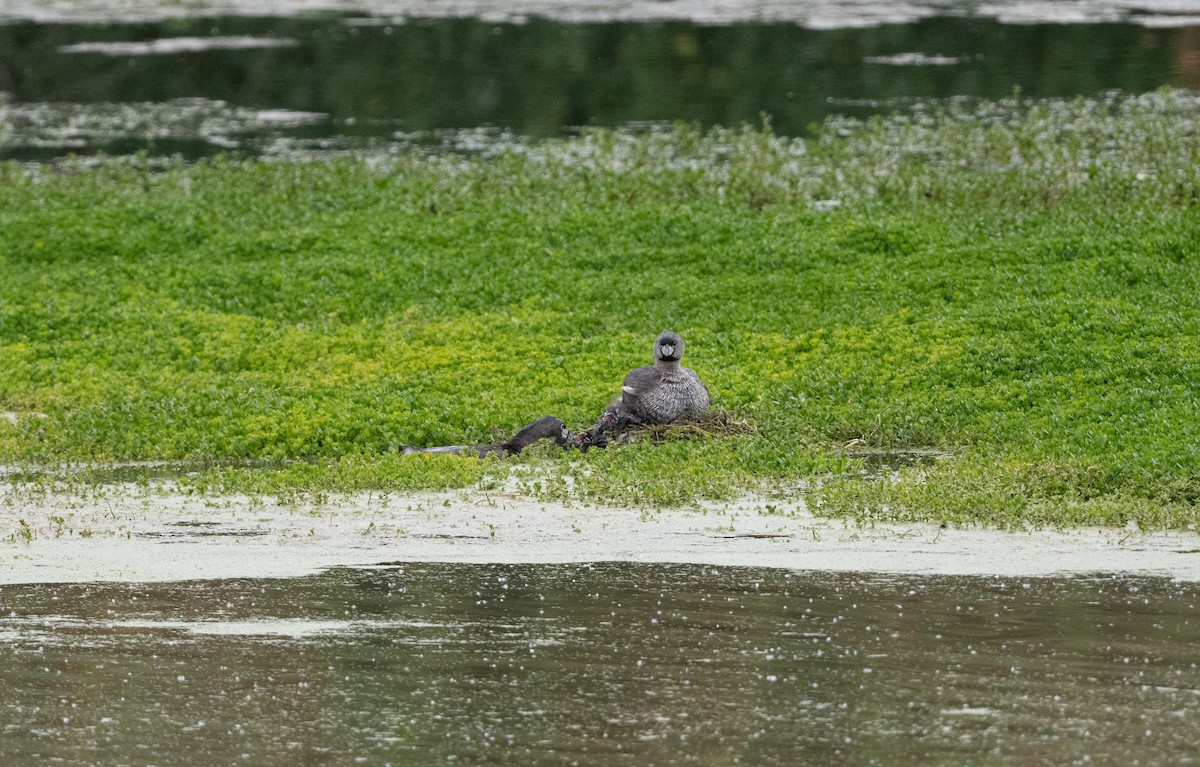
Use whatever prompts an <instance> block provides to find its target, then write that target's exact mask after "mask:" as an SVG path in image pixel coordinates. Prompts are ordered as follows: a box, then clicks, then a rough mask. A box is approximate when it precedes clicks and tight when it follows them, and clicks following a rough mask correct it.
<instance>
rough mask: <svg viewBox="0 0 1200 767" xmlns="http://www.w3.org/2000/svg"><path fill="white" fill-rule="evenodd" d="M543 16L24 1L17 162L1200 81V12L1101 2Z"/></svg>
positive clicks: (15, 75) (300, 146)
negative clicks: (287, 12)
mask: <svg viewBox="0 0 1200 767" xmlns="http://www.w3.org/2000/svg"><path fill="white" fill-rule="evenodd" d="M410 5H411V4H410ZM468 5H469V4H468ZM529 5H531V7H532V9H533V10H534V11H537V10H538V9H539V8H540V9H541V10H543V11H545V12H547V13H550V14H551V16H549V17H547V16H537V15H530V16H517V17H513V16H511V15H509V16H503V15H501V16H497V15H495V14H490V15H488V14H485V17H484V18H479V17H465V18H463V17H453V18H412V17H407V16H395V15H387V14H384V15H380V14H379V13H374V14H372V13H367V12H365V11H364V12H361V13H356V14H352V15H348V14H334V13H330V12H326V13H321V14H316V15H313V14H306V15H296V16H278V15H269V16H268V15H267V14H268V13H269V7H264V10H263V11H262V13H263V16H262V17H255V16H253V15H238V16H231V15H219V14H223V13H224V14H228V13H229V12H230V10H231V8H229V7H226V6H224V5H220V4H217V5H216V6H215V7H213V8H211V10H210V12H211V13H213V14H218V15H204V7H205V6H204V4H199V5H197V6H196V7H195V8H192V9H191V11H190V12H189V11H188V9H187V8H185V7H180V6H173V5H170V4H168V5H163V6H159V5H157V4H155V3H143V4H133V5H129V6H125V5H120V6H116V7H117V8H118V9H127V10H128V9H132V10H133V11H136V10H137V9H139V8H140V9H142V10H143V12H144V18H140V19H139V18H138V16H137V14H136V13H132V14H125V15H119V16H117V17H115V18H113V17H112V16H111V15H108V16H106V15H105V14H103V13H101V11H102V10H103V9H104V7H105V4H103V3H99V4H95V3H94V4H90V5H89V4H84V8H85V9H86V8H88V7H93V6H94V8H93V10H94V11H95V12H96V13H97V14H99V15H100V16H101V18H103V19H105V20H104V21H100V22H88V21H86V20H85V19H86V14H85V13H83V12H76V13H68V11H70V4H65V5H64V4H59V5H53V4H51V5H49V6H48V8H49V10H44V9H43V11H41V12H39V11H38V9H39V8H42V6H41V5H40V4H37V3H33V4H22V3H18V4H15V5H14V7H13V9H11V10H10V11H9V13H7V14H0V19H2V20H3V21H0V159H3V158H8V159H20V160H49V159H53V158H55V157H59V156H62V155H64V154H67V153H71V152H73V153H78V154H84V155H86V154H95V153H98V152H104V153H108V154H118V155H119V154H127V153H132V152H138V151H145V152H148V153H149V154H151V155H171V154H176V153H178V154H181V155H183V156H185V157H189V158H195V157H201V156H206V155H212V154H217V153H220V152H230V151H232V152H236V153H246V154H266V155H272V156H285V157H286V156H296V155H301V156H303V155H305V154H309V155H311V154H313V153H322V152H328V151H336V150H346V149H358V150H364V149H371V150H381V149H384V150H388V151H395V150H398V149H404V148H411V147H414V146H418V147H429V146H432V147H435V148H445V147H447V146H448V147H449V148H451V149H457V150H463V151H472V150H478V148H479V146H480V144H481V142H482V143H483V144H485V145H486V144H487V142H489V141H495V139H496V136H497V135H503V136H512V137H516V138H527V137H545V136H557V135H564V134H568V133H571V132H572V131H575V130H577V129H578V128H579V127H580V126H605V127H618V126H627V125H631V124H632V125H638V124H644V123H648V122H649V123H656V122H664V121H673V120H686V121H694V122H697V123H699V124H701V125H705V126H708V125H738V124H739V123H743V122H747V123H752V124H758V123H759V122H760V121H761V119H762V115H764V114H766V115H769V116H770V119H771V121H772V124H773V126H774V128H775V129H776V130H777V131H779V132H781V133H784V134H788V135H803V134H804V133H805V132H806V131H807V130H808V127H809V126H810V125H811V124H812V123H817V122H820V121H821V120H822V119H823V118H824V117H825V116H827V115H829V114H831V113H841V114H850V115H853V116H865V115H869V114H872V113H876V112H881V111H883V112H886V111H891V110H893V109H896V108H901V107H904V106H905V105H907V104H911V103H914V102H922V101H927V100H930V99H941V98H950V97H974V98H989V99H995V98H1002V97H1005V96H1008V95H1011V94H1012V93H1013V91H1014V88H1020V89H1021V92H1022V93H1023V94H1025V95H1029V96H1061V97H1071V96H1075V95H1084V96H1092V95H1095V94H1097V93H1101V92H1105V91H1109V90H1114V89H1115V90H1121V91H1125V92H1130V93H1140V92H1144V91H1147V90H1152V89H1155V88H1158V87H1162V86H1173V87H1181V88H1197V87H1200V15H1196V16H1189V15H1187V13H1188V11H1189V9H1190V10H1193V11H1195V12H1196V13H1197V14H1200V3H1195V4H1192V3H1188V2H1177V3H1174V4H1172V5H1171V8H1170V9H1168V10H1171V11H1172V13H1171V14H1153V13H1149V12H1145V11H1137V10H1136V9H1135V10H1134V11H1120V10H1119V9H1118V10H1114V8H1113V6H1112V4H1104V3H1098V4H1097V6H1096V9H1095V13H1094V14H1092V15H1091V16H1090V18H1091V19H1094V20H1095V22H1094V23H1093V22H1089V15H1088V14H1087V13H1086V10H1087V4H1086V3H1082V4H1081V3H1073V4H1063V7H1065V6H1070V9H1073V10H1074V11H1079V12H1072V13H1064V12H1063V10H1056V9H1057V8H1059V6H1058V5H1055V4H1053V3H1051V4H1041V5H1037V4H1034V5H1028V4H1027V5H1026V6H1022V8H1024V10H1022V9H1021V8H1016V7H1014V8H1012V9H1010V12H1007V13H1005V12H999V11H997V8H993V7H990V6H979V5H977V4H971V3H963V4H955V3H938V4H933V5H931V6H929V7H921V6H920V4H917V5H904V6H895V8H893V9H892V12H890V13H885V12H883V11H886V10H888V9H889V8H892V6H889V5H888V4H876V5H874V6H864V7H862V8H857V9H856V7H855V5H854V4H850V6H847V9H843V10H841V11H839V12H838V13H833V11H835V10H837V9H836V8H834V7H833V6H832V5H831V6H830V7H829V8H825V10H826V11H829V12H830V13H827V14H825V15H824V16H822V15H820V13H817V14H816V15H815V16H812V15H811V14H810V15H809V16H800V17H797V18H795V19H791V18H790V17H788V16H787V14H786V13H785V11H786V9H785V8H783V7H782V6H781V7H780V8H775V7H774V6H773V5H771V4H768V6H770V7H767V6H764V7H763V8H761V9H759V12H760V16H761V18H764V19H767V20H766V21H755V20H754V13H753V11H754V8H751V9H750V11H751V12H748V13H747V14H745V15H740V16H739V15H737V14H733V15H732V16H729V14H725V15H722V14H721V13H715V11H716V10H721V11H725V10H728V9H720V8H718V9H715V10H714V12H713V13H707V14H706V13H705V12H704V11H705V10H706V9H705V7H704V6H705V5H706V4H705V3H695V4H692V5H694V6H695V9H693V12H692V15H693V16H695V17H698V18H699V19H700V20H701V21H717V22H721V23H700V22H698V21H694V20H690V19H689V18H687V10H686V8H684V10H683V11H679V10H678V9H679V7H680V4H678V3H657V4H651V5H652V6H653V7H649V6H648V7H647V8H648V10H647V11H646V12H647V13H649V12H650V11H654V10H656V9H659V10H667V9H669V10H675V11H678V13H679V15H680V16H682V17H683V18H679V19H674V20H662V19H656V18H655V17H653V16H651V17H650V18H648V19H645V20H637V14H636V13H633V12H629V9H630V7H631V6H629V4H609V5H610V6H611V7H608V6H606V4H604V3H592V4H588V6H587V8H586V10H587V11H588V13H584V14H581V13H578V12H570V13H568V12H566V11H571V10H572V8H573V6H571V5H570V4H567V5H566V6H563V7H562V8H560V7H558V6H554V5H553V4H541V5H539V4H538V3H532V4H529ZM633 5H635V6H636V5H637V4H633ZM802 5H805V6H806V7H807V6H808V5H809V4H802ZM1193 5H1194V6H1195V7H1194V8H1193ZM400 6H401V7H400V8H399V10H400V11H413V10H416V11H418V12H419V9H420V7H421V6H419V5H411V7H409V5H405V4H403V3H401V4H400ZM543 6H545V7H543ZM751 6H753V4H751ZM813 7H814V8H816V9H817V10H818V11H819V10H820V9H821V8H824V6H823V5H822V4H820V3H817V4H814V5H813ZM188 8H190V6H188ZM250 8H251V9H252V8H253V6H252V5H251V6H250ZM564 8H565V9H566V11H564ZM606 8H607V11H608V12H607V13H606V12H605V10H606ZM156 9H157V12H156ZM368 9H369V8H368ZM376 10H379V9H376ZM384 10H387V9H386V8H385V9H384ZM393 10H395V9H393ZM452 10H453V9H452ZM470 10H471V8H469V7H468V8H465V10H464V11H463V12H469V11H470ZM710 10H713V9H710ZM1000 10H1001V11H1002V10H1003V8H1001V9H1000ZM245 13H246V14H252V13H253V10H249V11H245ZM714 13H715V15H714ZM55 14H60V15H55ZM61 14H66V15H65V16H63V15H61ZM173 14H174V15H173ZM555 14H556V15H555ZM830 14H832V15H830ZM864 14H865V15H864ZM872 14H873V15H872ZM630 16H632V17H634V18H633V20H631V19H630V18H629V17H630ZM726 16H728V18H727V17H726ZM1013 22H1018V23H1013ZM1085 22H1086V23H1085ZM505 140H507V141H511V140H512V138H506V139H505Z"/></svg>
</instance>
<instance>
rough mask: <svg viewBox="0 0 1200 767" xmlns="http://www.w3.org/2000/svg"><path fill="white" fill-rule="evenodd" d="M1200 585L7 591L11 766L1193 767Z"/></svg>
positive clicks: (731, 573) (921, 581) (701, 569)
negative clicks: (697, 766)
mask: <svg viewBox="0 0 1200 767" xmlns="http://www.w3.org/2000/svg"><path fill="white" fill-rule="evenodd" d="M1198 600H1200V586H1198V585H1196V584H1179V583H1176V582H1172V581H1169V580H1165V579H1147V578H1140V579H1134V578H1074V579H998V578H968V577H907V578H905V577H899V576H863V575H856V574H847V573H842V574H831V573H823V574H814V573H802V572H788V571H781V570H760V569H750V568H714V567H711V566H698V565H658V564H656V565H637V564H628V563H627V564H598V565H578V564H577V565H541V566H530V565H467V564H413V563H408V564H405V565H403V566H395V567H378V568H363V569H337V570H332V571H329V572H326V573H325V574H322V575H318V576H311V577H305V578H297V579H279V580H224V581H205V582H183V583H178V582H176V583H164V584H153V585H137V584H90V585H43V586H4V587H0V609H2V617H0V762H2V763H3V764H5V765H11V766H20V765H41V764H47V763H57V764H68V765H76V764H79V765H82V764H121V763H131V764H132V763H137V764H149V763H152V764H158V765H195V764H232V763H247V764H259V765H276V764H280V765H282V764H287V765H294V764H354V763H361V764H380V765H382V764H395V765H401V764H403V765H426V764H442V763H480V762H486V763H490V764H521V765H539V764H555V765H557V764H587V765H625V764H628V765H634V764H637V765H649V764H656V765H673V764H758V765H796V764H886V765H956V766H957V765H972V764H988V765H1026V764H1056V765H1057V764H1101V765H1104V764H1111V765H1133V764H1139V765H1156V764H1158V765H1168V764H1170V765H1179V764H1189V763H1194V761H1195V760H1196V758H1197V757H1196V751H1195V742H1196V736H1197V734H1198V732H1200V731H1198V729H1197V728H1198V725H1197V722H1198V721H1200V667H1198V666H1197V662H1198V657H1197V654H1196V651H1195V646H1194V641H1195V638H1196V636H1197V625H1196V621H1197V611H1196V606H1197V603H1198Z"/></svg>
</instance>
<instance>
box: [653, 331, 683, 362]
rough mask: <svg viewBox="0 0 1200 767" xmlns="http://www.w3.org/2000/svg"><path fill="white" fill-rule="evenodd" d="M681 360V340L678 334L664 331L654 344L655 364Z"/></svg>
mask: <svg viewBox="0 0 1200 767" xmlns="http://www.w3.org/2000/svg"><path fill="white" fill-rule="evenodd" d="M681 359H683V339H682V338H680V337H679V334H678V333H673V332H671V331H670V330H664V331H663V332H662V333H661V334H659V336H658V340H657V341H655V342H654V361H655V362H678V361H679V360H681Z"/></svg>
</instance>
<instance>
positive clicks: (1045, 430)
mask: <svg viewBox="0 0 1200 767" xmlns="http://www.w3.org/2000/svg"><path fill="white" fill-rule="evenodd" d="M1184 98H1185V97H1184V96H1181V95H1179V94H1155V95H1151V96H1147V97H1142V98H1140V99H1127V100H1123V101H1114V102H1110V103H1092V102H1082V101H1081V102H1036V103H1011V104H1001V105H983V106H982V107H980V108H979V109H978V110H977V111H976V112H973V113H958V112H954V111H947V112H942V113H937V114H924V115H921V116H920V119H917V118H915V117H913V116H897V117H894V118H890V119H887V120H875V121H869V122H866V123H849V122H844V121H836V120H835V121H830V123H828V124H827V125H826V126H825V127H824V128H822V129H821V130H820V131H819V132H818V134H817V135H816V136H815V137H813V138H812V139H808V140H790V139H783V138H779V137H776V136H773V135H771V134H770V132H769V131H768V130H749V129H746V130H738V131H723V130H718V131H714V132H712V133H710V134H700V133H698V132H697V131H695V130H692V129H690V128H686V127H681V128H679V129H678V130H676V131H674V132H673V133H667V134H661V135H659V134H655V135H643V136H639V135H634V134H629V133H622V132H616V133H612V132H597V133H593V134H588V135H585V136H583V137H581V138H578V139H572V140H568V141H561V142H549V143H547V144H545V145H539V146H536V147H534V148H532V149H530V148H526V149H522V150H520V151H518V150H513V151H511V152H508V153H501V154H500V155H499V156H497V157H492V158H488V159H483V158H461V157H432V158H423V157H417V156H413V157H405V158H401V159H398V160H395V161H394V162H392V163H390V164H386V165H384V166H378V165H376V164H372V163H367V162H356V161H351V160H345V161H335V162H331V163H319V162H306V163H297V164H267V163H255V162H231V161H226V160H217V161H213V162H206V163H200V164H198V165H194V166H182V165H180V166H178V167H171V168H167V169H160V170H155V171H153V172H151V171H149V170H147V169H146V168H142V167H138V166H127V165H121V164H116V163H114V164H111V165H104V166H101V167H98V168H82V167H79V168H72V167H65V168H62V169H58V170H55V171H51V170H49V169H42V170H34V171H32V172H31V171H29V170H28V169H26V168H22V167H19V166H16V165H8V166H2V167H0V411H5V412H12V413H15V414H16V417H17V424H16V425H15V426H13V425H10V424H9V422H8V420H7V419H4V420H0V461H3V462H5V463H9V464H11V463H21V462H33V463H47V462H49V463H53V462H57V461H66V460H81V459H83V460H98V461H111V460H117V459H165V460H201V461H210V462H218V463H220V462H228V461H259V460H268V459H275V460H278V459H283V460H285V461H296V463H295V464H294V465H291V466H288V467H286V468H284V469H271V470H268V469H260V470H247V469H239V470H223V471H219V472H218V471H212V472H209V473H208V474H207V475H205V476H204V477H203V478H202V479H201V480H200V481H199V485H198V487H200V488H201V489H212V488H218V489H236V488H257V489H260V490H270V491H272V492H280V491H284V490H288V489H291V490H305V491H317V490H322V489H326V490H329V489H332V490H337V489H355V488H373V487H380V488H400V489H406V490H407V489H430V488H438V487H461V486H475V485H481V486H485V487H486V486H494V485H496V484H498V483H500V482H502V481H503V479H504V477H505V476H506V474H507V471H508V466H509V465H510V464H506V463H502V462H497V461H483V462H478V461H477V462H471V461H465V460H462V459H457V458H453V457H445V456H441V457H438V456H424V457H412V456H407V457H406V456H403V455H400V454H398V453H397V451H398V450H399V448H400V446H401V445H403V444H406V443H408V444H416V445H434V444H463V443H476V442H490V441H493V440H496V439H498V438H503V437H507V436H509V435H511V434H512V433H513V432H514V431H515V430H516V429H518V428H519V427H520V426H522V425H523V424H525V423H527V422H529V421H530V420H532V419H533V418H535V417H537V416H540V415H546V414H553V415H558V416H559V417H561V418H563V419H564V420H565V421H566V422H567V423H568V424H570V425H571V426H573V427H576V428H582V427H584V426H586V425H588V424H590V423H591V422H592V421H593V419H594V418H595V417H596V416H597V415H598V414H599V412H600V411H601V410H602V408H603V407H604V406H605V404H606V403H607V402H608V400H609V399H610V398H611V397H612V396H613V395H615V394H616V393H617V391H618V387H619V385H620V381H621V378H622V376H623V375H624V373H625V372H626V371H627V370H628V369H629V368H631V367H633V366H636V365H641V364H646V363H647V362H648V361H649V348H650V342H651V340H652V339H653V337H654V336H655V334H656V333H657V332H658V331H660V330H662V329H664V328H671V329H674V330H677V331H679V332H680V333H682V334H683V336H684V337H685V339H686V340H687V342H688V357H687V360H686V363H687V364H688V365H689V366H691V367H694V368H695V369H697V370H698V371H699V372H700V374H701V375H702V376H703V378H704V379H705V381H706V382H707V383H708V385H709V388H710V389H711V390H712V392H713V394H714V397H715V400H716V403H717V404H718V405H719V406H720V407H721V408H723V409H725V410H726V411H728V412H730V413H732V414H733V415H734V416H735V417H737V418H741V419H747V420H748V421H749V422H752V423H753V424H754V426H755V429H754V431H753V432H751V433H746V434H739V435H734V436H723V437H713V436H703V435H696V434H689V435H677V436H683V437H687V438H686V439H679V440H669V441H667V442H665V443H660V442H659V441H656V440H649V441H643V442H640V443H637V444H631V445H622V446H618V447H614V448H613V449H611V450H609V451H593V452H589V453H588V454H586V455H582V456H581V455H579V454H569V455H568V454H562V453H556V452H554V451H552V450H549V449H541V450H535V451H533V452H531V453H530V455H529V456H523V457H522V458H521V459H519V462H520V463H526V464H530V465H531V467H532V468H533V469H534V473H535V474H536V476H537V477H538V479H537V480H536V481H537V482H538V483H540V484H539V485H538V487H536V488H534V489H536V490H537V491H539V492H541V493H543V494H546V495H570V496H573V497H583V498H589V499H602V500H608V501H613V502H630V501H637V502H647V503H687V502H691V501H694V500H696V499H698V498H705V497H709V498H712V497H728V496H729V495H730V494H732V493H735V492H739V491H743V490H746V489H762V488H767V489H771V488H785V489H794V488H796V487H798V486H799V485H800V484H802V483H803V481H804V480H807V479H809V478H811V477H812V476H813V475H814V474H818V473H826V472H844V471H845V470H846V469H848V468H850V467H851V466H853V465H857V464H856V463H855V462H854V461H851V460H849V459H847V458H846V457H844V456H843V455H842V453H841V447H842V446H843V445H844V444H845V443H847V442H851V441H853V440H857V441H858V442H856V443H855V444H865V445H868V446H872V447H875V448H883V449H904V448H912V447H923V446H933V447H939V448H942V449H944V450H945V451H947V452H949V453H950V454H952V455H953V456H954V458H953V459H952V460H949V461H946V462H942V463H940V464H938V465H937V466H936V467H935V469H933V470H926V471H925V474H923V475H921V479H920V481H918V480H917V479H916V476H917V475H915V474H911V473H905V474H902V475H901V477H900V481H892V479H891V478H885V479H876V478H873V477H872V476H869V475H860V474H846V475H843V478H841V479H839V480H837V481H835V482H833V483H832V484H829V485H825V486H824V489H821V490H819V491H814V493H815V494H814V495H813V496H812V497H811V500H813V501H814V502H819V503H820V504H821V508H822V509H824V510H825V511H826V512H828V513H838V514H846V515H851V516H855V517H858V518H861V519H863V520H869V519H874V518H879V517H889V516H890V517H903V518H913V519H917V518H920V519H945V520H952V521H955V522H961V521H971V520H987V521H992V522H999V523H1003V524H1020V523H1025V522H1037V523H1047V524H1049V523H1064V522H1082V521H1089V522H1090V521H1102V522H1114V523H1119V522H1122V521H1124V520H1126V519H1130V518H1137V519H1140V520H1142V521H1144V522H1147V523H1152V524H1159V525H1181V524H1188V523H1191V522H1194V520H1195V504H1196V499H1197V486H1198V484H1200V482H1198V480H1197V469H1196V467H1197V466H1198V465H1200V460H1198V456H1197V445H1198V444H1200V397H1198V396H1197V392H1200V363H1198V360H1200V344H1198V340H1200V321H1198V318H1197V313H1196V309H1195V306H1196V298H1195V297H1196V295H1197V294H1198V288H1200V285H1198V284H1197V281H1198V275H1200V269H1198V266H1200V264H1198V262H1197V259H1198V258H1200V256H1198V254H1200V216H1198V215H1197V209H1196V205H1197V201H1198V200H1200V170H1198V169H1200V151H1198V149H1197V145H1198V142H1200V139H1198V138H1197V135H1198V134H1197V131H1195V129H1194V120H1195V118H1194V114H1195V109H1194V106H1195V105H1194V104H1192V103H1191V102H1190V101H1187V102H1186V103H1185V102H1184V101H1181V99H1184ZM36 414H44V415H45V417H44V418H43V417H40V416H38V415H36ZM697 437H699V438H697ZM915 471H917V469H912V470H911V472H915ZM568 478H569V481H568ZM532 481H533V480H531V482H532Z"/></svg>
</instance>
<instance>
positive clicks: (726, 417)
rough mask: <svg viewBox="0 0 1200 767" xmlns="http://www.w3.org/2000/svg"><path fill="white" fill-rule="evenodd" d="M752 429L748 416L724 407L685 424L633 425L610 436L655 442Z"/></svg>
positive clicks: (706, 436)
mask: <svg viewBox="0 0 1200 767" xmlns="http://www.w3.org/2000/svg"><path fill="white" fill-rule="evenodd" d="M755 431H757V429H756V428H755V426H754V424H753V423H752V422H751V421H750V419H748V418H739V417H737V416H734V415H732V414H730V413H727V412H725V411H724V410H712V411H709V413H708V414H707V415H705V416H704V417H703V418H700V419H698V420H695V421H688V422H687V423H659V424H653V425H648V426H633V427H630V428H628V429H626V430H625V431H623V432H621V434H620V435H617V436H615V437H613V438H612V439H613V441H615V442H620V443H627V442H641V441H647V442H654V443H659V442H673V441H675V440H686V439H707V438H710V437H734V436H737V435H740V434H753V433H754V432H755Z"/></svg>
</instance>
